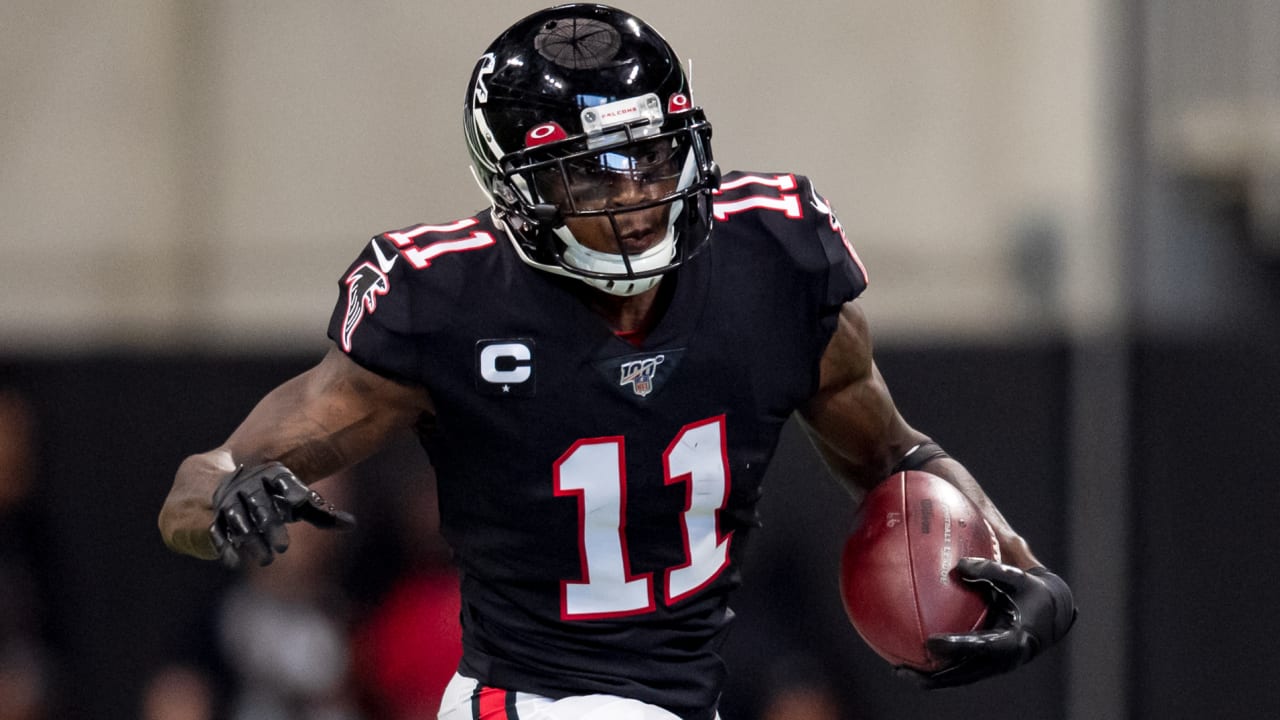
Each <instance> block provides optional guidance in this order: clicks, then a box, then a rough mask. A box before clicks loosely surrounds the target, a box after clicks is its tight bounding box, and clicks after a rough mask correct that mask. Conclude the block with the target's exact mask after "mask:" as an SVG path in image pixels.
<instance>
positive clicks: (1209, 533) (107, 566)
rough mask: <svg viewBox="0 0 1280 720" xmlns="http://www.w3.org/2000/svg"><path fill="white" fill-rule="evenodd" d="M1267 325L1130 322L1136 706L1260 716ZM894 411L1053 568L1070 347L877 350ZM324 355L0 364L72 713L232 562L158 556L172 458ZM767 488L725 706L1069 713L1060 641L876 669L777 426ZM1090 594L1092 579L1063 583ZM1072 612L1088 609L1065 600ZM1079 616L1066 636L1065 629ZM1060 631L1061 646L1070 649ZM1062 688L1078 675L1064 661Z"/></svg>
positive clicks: (845, 506) (1161, 713)
mask: <svg viewBox="0 0 1280 720" xmlns="http://www.w3.org/2000/svg"><path fill="white" fill-rule="evenodd" d="M1277 350H1280V343H1277V341H1276V338H1275V337H1274V334H1268V333H1265V332H1251V333H1245V334H1242V335H1240V336H1238V337H1234V338H1231V339H1221V340H1217V341H1214V342H1211V343H1210V342H1205V341H1196V342H1188V341H1176V340H1160V339H1149V340H1141V339H1139V340H1136V341H1134V342H1132V344H1131V346H1130V347H1129V348H1128V349H1127V351H1126V352H1125V354H1126V356H1127V358H1128V360H1129V362H1130V369H1131V372H1130V377H1131V382H1130V387H1129V389H1128V393H1129V395H1130V397H1129V402H1130V406H1131V413H1130V416H1131V420H1130V422H1129V425H1130V426H1131V427H1129V434H1130V437H1131V440H1132V442H1131V456H1130V457H1131V460H1130V464H1131V468H1130V471H1131V483H1130V485H1129V487H1130V488H1131V493H1132V497H1131V499H1130V505H1131V509H1132V517H1131V525H1130V532H1131V538H1130V542H1129V544H1128V552H1129V557H1128V558H1127V560H1128V565H1129V567H1130V568H1131V573H1130V577H1129V580H1128V582H1129V583H1130V586H1129V587H1128V588H1126V590H1127V592H1126V593H1123V594H1122V595H1123V596H1126V597H1128V598H1129V599H1130V600H1129V607H1127V608H1126V609H1125V615H1124V617H1125V618H1127V620H1128V622H1127V626H1126V627H1125V628H1124V629H1123V632H1124V633H1125V635H1126V637H1125V641H1126V643H1125V644H1126V645H1127V647H1128V648H1129V652H1130V661H1131V662H1130V663H1129V668H1130V669H1129V676H1128V677H1127V678H1126V679H1125V684H1126V687H1127V688H1128V693H1129V696H1130V711H1131V716H1132V717H1137V718H1147V717H1162V718H1195V717H1274V716H1277V715H1278V714H1280V688H1278V687H1277V685H1278V684H1277V683H1275V682H1274V680H1273V677H1272V676H1273V674H1274V668H1275V660H1276V652H1275V650H1274V638H1275V637H1276V633H1275V630H1276V629H1277V628H1276V625H1277V623H1276V621H1275V620H1274V619H1273V618H1274V613H1275V609H1276V607H1277V602H1276V601H1277V594H1276V588H1277V586H1278V585H1280V583H1278V582H1277V581H1276V580H1275V579H1274V578H1275V573H1276V570H1275V568H1276V565H1277V561H1278V560H1280V552H1278V551H1277V548H1280V529H1278V522H1277V517H1276V512H1277V509H1278V508H1280V502H1277V501H1278V500H1280V491H1278V489H1277V484H1276V481H1275V477H1274V468H1275V467H1277V465H1278V464H1280V430H1277V428H1278V427H1280V424H1278V423H1277V421H1276V415H1277V412H1278V411H1280V353H1278V352H1277ZM878 358H879V360H878V361H879V364H880V366H881V368H882V370H883V372H884V375H885V376H886V379H887V380H888V382H889V384H890V387H891V388H892V389H893V391H894V394H895V397H896V400H897V402H898V404H899V406H900V408H901V409H902V411H903V413H904V415H905V416H906V417H907V418H908V420H909V421H911V422H912V423H913V424H915V425H916V426H918V427H920V428H921V429H923V430H925V431H926V432H929V433H930V434H931V435H933V437H934V438H935V439H937V440H938V441H939V442H940V443H941V444H942V445H943V446H945V447H946V448H948V450H949V451H950V452H951V453H952V454H954V455H955V456H957V457H959V458H960V459H962V460H963V461H964V462H965V463H966V464H967V465H968V466H969V468H970V469H971V470H972V471H973V472H974V473H975V474H976V475H977V476H978V477H979V479H980V480H981V481H982V482H983V484H984V486H985V488H986V489H987V491H988V493H989V494H990V495H991V496H992V497H993V498H994V499H995V500H996V502H997V503H998V504H999V505H1000V507H1001V509H1002V510H1003V511H1004V513H1005V514H1006V516H1007V517H1008V518H1009V519H1010V520H1011V522H1013V524H1014V526H1015V527H1017V528H1018V529H1019V530H1020V531H1021V532H1022V533H1023V534H1024V535H1026V536H1027V537H1028V538H1029V539H1030V541H1031V542H1032V544H1033V547H1034V548H1035V549H1036V551H1037V553H1038V554H1039V555H1040V557H1041V559H1042V560H1043V561H1045V562H1046V563H1047V564H1049V565H1050V566H1051V567H1054V568H1055V569H1057V570H1059V571H1061V573H1062V574H1063V575H1064V576H1066V577H1068V578H1071V577H1072V574H1073V570H1074V569H1075V568H1072V567H1071V565H1070V564H1069V562H1068V537H1067V532H1068V530H1067V529H1068V524H1067V515H1066V507H1067V501H1068V498H1067V493H1068V492H1069V487H1070V485H1069V483H1068V478H1067V474H1066V471H1065V469H1064V468H1065V466H1066V462H1067V458H1068V456H1069V452H1070V448H1069V446H1068V441H1067V437H1068V435H1067V433H1066V432H1065V430H1064V428H1066V427H1067V426H1068V424H1069V420H1070V418H1069V414H1070V400H1069V398H1070V392H1071V390H1072V388H1071V382H1072V380H1071V378H1072V377H1073V374H1072V373H1071V372H1070V367H1071V365H1070V363H1071V362H1072V355H1071V353H1070V352H1069V347H1068V346H1067V345H1066V344H1065V343H1061V342H1057V341H1043V342H1029V343H1021V344H1014V345H1001V346H982V345H973V346H948V347H918V348H917V347H882V348H880V349H879V351H878ZM317 359H318V357H288V358H279V357H277V358H270V359H260V358H254V357H218V358H210V357H199V356H180V355H175V356H160V357H145V358H144V357H137V356H132V355H130V356H111V355H98V356H87V357H78V358H74V359H41V358H22V359H18V360H12V361H10V362H8V363H7V364H6V368H7V370H6V376H7V382H8V384H10V385H16V386H17V387H19V388H21V389H23V391H24V393H25V394H26V395H27V396H28V398H29V399H30V400H31V401H32V402H33V404H34V407H35V409H36V414H37V416H38V420H39V438H40V457H41V472H40V482H39V486H38V494H37V503H38V507H39V509H40V511H41V513H42V515H43V516H44V517H45V518H46V520H47V521H48V523H49V525H50V529H51V531H52V532H51V537H52V540H51V541H50V542H49V543H48V544H47V545H46V546H44V547H43V550H42V553H43V554H44V557H43V558H42V568H44V569H45V570H47V578H46V579H47V581H48V583H49V585H50V590H51V596H50V597H51V598H52V603H53V604H52V606H51V608H50V609H51V614H52V616H53V619H54V627H55V642H56V645H57V647H58V650H59V651H60V654H61V655H62V656H63V657H64V658H65V662H66V670H67V672H66V674H65V680H66V682H65V684H64V688H63V690H64V692H63V693H62V697H63V699H64V704H65V705H66V711H65V715H62V716H60V717H66V718H69V719H72V718H124V717H130V716H134V715H136V712H137V710H136V708H137V702H138V697H139V693H140V690H141V687H142V683H143V682H144V681H145V678H147V677H148V675H149V673H150V672H152V671H153V670H154V669H155V668H156V667H157V666H158V665H159V664H161V663H163V662H167V661H170V660H172V659H173V658H174V656H175V654H178V653H180V652H181V651H182V649H183V647H184V638H186V637H188V636H189V635H190V631H191V628H192V627H193V626H195V625H198V623H199V622H200V621H201V617H200V615H201V613H203V612H206V611H207V607H206V603H207V600H208V598H209V597H211V596H212V595H213V594H215V593H216V592H217V591H218V590H219V588H221V587H222V586H223V585H225V584H226V583H227V581H228V579H229V574H228V573H226V572H224V571H222V570H220V569H219V568H217V567H216V566H213V565H212V564H205V563H200V562H197V561H194V560H191V559H189V558H185V557H179V556H176V555H173V554H171V553H169V551H167V550H166V549H165V548H164V546H163V544H162V543H161V541H160V538H159V534H158V532H157V530H156V526H155V518H156V513H157V511H158V509H159V507H160V504H161V502H162V500H163V498H164V495H165V493H166V491H167V489H168V486H169V482H170V480H171V478H172V474H173V471H174V469H175V468H176V467H177V465H178V463H179V462H180V461H181V459H182V458H183V457H184V456H185V455H187V454H189V453H192V452H197V451H201V450H204V449H208V448H209V447H212V446H214V445H216V444H218V443H219V442H220V441H221V440H222V439H223V438H224V437H225V436H226V434H227V433H228V432H229V431H230V430H231V429H232V428H233V427H234V425H235V423H236V422H237V421H238V419H239V418H240V417H242V416H243V415H244V414H245V413H246V412H247V411H248V410H249V409H250V408H251V407H252V405H253V404H254V403H255V402H256V400H257V399H258V398H259V397H260V396H261V395H262V394H264V393H265V392H266V391H267V390H269V389H270V388H271V387H273V386H274V385H276V384H277V383H279V382H280V381H282V380H283V379H285V378H287V377H289V376H291V375H293V374H295V373H297V372H299V371H301V370H303V369H305V368H306V367H308V366H309V365H310V364H312V363H313V362H315V361H316V360H317ZM770 473H771V475H770V477H769V480H768V481H767V484H766V497H765V500H764V507H763V510H762V512H763V514H764V520H765V529H764V530H763V531H762V532H760V533H758V534H757V535H756V536H755V540H754V541H755V545H754V546H753V549H752V552H751V554H750V558H749V564H748V566H747V569H746V570H747V572H746V576H747V582H746V585H745V586H744V588H743V589H742V591H741V592H740V594H739V596H738V598H737V602H736V604H735V606H736V608H737V610H738V613H739V623H738V625H737V627H736V629H735V630H734V633H733V635H732V637H731V639H730V642H729V646H728V655H729V658H730V661H731V663H732V665H733V672H734V675H733V680H732V681H731V684H730V687H729V689H728V693H727V696H726V698H725V701H724V706H723V709H724V715H725V717H726V718H731V719H733V720H743V719H746V718H750V717H751V716H752V712H753V709H752V708H754V707H755V706H756V705H757V703H758V702H759V701H760V698H761V697H762V695H763V693H766V692H767V691H768V689H769V688H770V687H772V686H773V685H774V684H775V683H779V682H783V681H786V680H788V679H789V678H790V676H793V675H802V676H804V677H805V678H806V680H807V681H818V682H825V683H828V684H829V685H830V686H831V687H833V688H836V689H837V690H838V692H840V693H841V694H842V695H843V696H844V697H845V699H846V700H847V706H848V707H850V708H856V712H854V711H853V710H850V711H849V713H848V717H850V718H854V717H857V718H891V717H892V718H961V717H966V718H967V717H974V716H980V717H1009V718H1056V717H1064V716H1065V711H1064V702H1065V698H1064V693H1065V692H1066V680H1065V665H1066V663H1065V658H1066V652H1065V651H1064V650H1063V649H1062V648H1057V649H1055V650H1054V651H1053V652H1052V653H1050V654H1048V655H1047V656H1046V657H1044V658H1042V659H1040V660H1037V661H1036V663H1034V664H1033V665H1032V666H1030V667H1028V668H1025V669H1023V670H1022V671H1020V672H1018V673H1017V674H1015V675H1012V676H1009V677H1007V678H1002V679H999V680H995V681H990V682H986V683H984V684H982V685H980V686H978V687H975V688H969V689H964V690H959V691H953V692H946V693H934V694H925V693H921V692H918V691H916V690H914V689H913V688H912V687H910V686H909V685H906V684H904V683H903V682H901V681H899V680H897V679H895V678H893V677H892V676H891V674H890V672H889V669H888V667H887V666H886V665H885V664H884V663H883V662H882V661H880V660H879V659H878V658H877V657H876V656H874V655H873V654H871V653H870V651H869V650H867V649H866V648H865V647H864V646H863V645H862V644H861V642H860V640H859V639H858V638H857V636H856V634H855V633H854V631H853V630H852V627H851V626H850V625H848V623H847V622H846V621H845V619H844V617H843V614H842V611H841V608H840V602H839V596H838V593H837V590H836V582H837V580H836V567H837V562H838V557H839V549H840V546H841V542H842V539H843V537H844V534H845V533H846V532H847V530H848V527H849V520H850V516H851V514H852V505H851V503H850V502H849V501H848V499H847V498H846V497H845V496H844V494H843V491H842V490H840V489H839V488H838V487H837V486H836V484H835V483H834V482H832V481H830V480H829V479H828V478H827V477H826V476H825V471H824V469H823V468H822V467H821V465H820V463H819V462H818V461H817V459H816V457H815V455H814V453H813V452H812V450H811V448H810V447H809V446H808V442H807V440H806V439H805V438H804V437H803V436H802V434H801V433H799V432H798V431H796V429H795V428H789V429H788V432H787V433H786V434H785V435H784V438H783V445H782V447H781V449H780V452H779V455H778V458H777V460H776V461H775V463H774V465H773V467H772V468H771V470H770ZM1077 590H1078V592H1081V593H1082V594H1084V592H1085V591H1088V592H1087V594H1089V595H1091V596H1095V597H1096V596H1104V597H1105V596H1106V593H1105V592H1099V590H1101V589H1099V588H1088V589H1086V588H1077ZM1080 611H1081V615H1080V620H1079V622H1080V623H1082V624H1084V623H1089V622H1090V619H1091V616H1095V615H1096V613H1095V612H1094V608H1090V607H1088V606H1087V605H1086V606H1083V607H1081V608H1080ZM1080 635H1081V633H1074V634H1073V635H1072V636H1071V638H1076V637H1079V636H1080ZM1069 642H1071V639H1069V640H1068V643H1069ZM1076 672H1077V673H1082V674H1083V676H1081V677H1077V678H1076V681H1077V682H1085V683H1087V682H1089V680H1088V672H1089V668H1087V667H1086V668H1080V669H1077V670H1076Z"/></svg>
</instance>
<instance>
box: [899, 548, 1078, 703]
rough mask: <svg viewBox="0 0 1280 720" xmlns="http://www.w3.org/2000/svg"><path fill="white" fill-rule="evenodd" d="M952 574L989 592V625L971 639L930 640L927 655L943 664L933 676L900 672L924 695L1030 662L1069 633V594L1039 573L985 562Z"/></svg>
mask: <svg viewBox="0 0 1280 720" xmlns="http://www.w3.org/2000/svg"><path fill="white" fill-rule="evenodd" d="M956 571H957V572H958V573H959V575H960V577H961V578H962V579H963V580H965V581H966V582H971V583H983V584H985V585H987V586H988V587H989V588H990V589H991V595H992V600H991V609H990V610H989V611H988V612H989V613H990V614H991V616H992V617H993V620H992V621H991V622H990V624H989V626H988V627H987V629H985V630H982V631H978V632H973V633H957V634H939V635H932V636H930V637H929V640H928V643H927V644H928V647H929V652H931V653H933V655H934V656H935V657H938V658H942V659H944V660H945V661H946V666H945V667H944V668H943V669H941V670H937V671H934V672H920V671H917V670H913V669H911V668H905V667H904V668H898V673H899V674H900V675H902V676H904V677H908V678H912V679H915V680H916V681H917V682H919V683H920V685H921V686H922V687H924V688H926V689H935V688H945V687H954V686H957V685H967V684H969V683H972V682H976V681H978V680H981V679H983V678H985V677H990V676H992V675H998V674H1000V673H1006V672H1009V671H1010V670H1013V669H1014V668H1016V667H1018V666H1019V665H1023V664H1025V663H1028V662H1030V661H1031V660H1032V659H1033V658H1035V657H1036V656H1037V655H1039V654H1040V653H1042V652H1044V651H1045V650H1046V649H1047V648H1048V647H1049V646H1050V645H1052V644H1054V643H1056V642H1058V641H1059V640H1061V639H1062V638H1063V636H1065V635H1066V634H1067V631H1068V630H1070V629H1071V625H1072V624H1073V623H1074V622H1075V619H1076V606H1075V601H1074V599H1073V598H1072V595H1071V588H1070V587H1069V586H1068V585H1067V583H1066V582H1065V581H1064V580H1063V579H1062V578H1060V577H1058V576H1057V575H1054V574H1053V573H1051V572H1049V571H1048V570H1047V569H1045V568H1043V567H1036V568H1031V569H1030V570H1026V571H1023V570H1019V569H1018V568H1016V567H1014V566H1012V565H1005V564H1003V563H999V562H996V561H994V560H987V559H984V558H963V559H961V560H960V562H959V563H958V564H957V567H956Z"/></svg>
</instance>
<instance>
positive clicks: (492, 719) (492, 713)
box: [478, 687, 508, 720]
mask: <svg viewBox="0 0 1280 720" xmlns="http://www.w3.org/2000/svg"><path fill="white" fill-rule="evenodd" d="M479 711H480V714H479V715H478V718H479V720H508V718H507V691H506V690H503V689H501V688H491V687H487V688H481V689H480V697H479Z"/></svg>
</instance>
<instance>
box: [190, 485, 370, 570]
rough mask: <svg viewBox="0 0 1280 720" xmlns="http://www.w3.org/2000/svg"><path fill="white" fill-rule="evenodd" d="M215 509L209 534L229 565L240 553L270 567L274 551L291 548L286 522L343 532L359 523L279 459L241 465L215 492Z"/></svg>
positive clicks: (234, 561) (234, 562)
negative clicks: (298, 522)
mask: <svg viewBox="0 0 1280 720" xmlns="http://www.w3.org/2000/svg"><path fill="white" fill-rule="evenodd" d="M213 512H214V519H213V525H210V526H209V534H210V535H211V536H212V537H213V547H214V549H215V550H217V551H218V559H219V560H221V561H222V564H223V565H226V566H227V567H230V568H234V567H237V566H239V564H240V558H241V555H242V554H244V555H248V556H249V557H251V558H253V559H254V560H256V561H257V563H258V564H259V565H270V564H271V561H272V560H273V559H274V558H275V555H274V553H282V552H284V551H285V550H287V549H288V548H289V531H288V530H286V529H285V523H291V522H296V521H298V520H305V521H307V522H309V523H311V524H312V525H315V526H316V527H319V528H337V529H339V530H346V529H348V528H352V527H355V524H356V519H355V517H354V516H352V515H351V514H350V513H346V512H342V511H341V510H339V509H337V508H335V507H334V506H333V505H332V504H331V503H328V502H325V499H324V498H322V497H320V493H317V492H316V491H315V490H312V489H311V488H309V487H307V486H306V485H304V484H303V483H302V481H301V480H299V479H298V478H297V477H296V476H295V475H294V474H293V473H292V472H290V471H289V468H287V467H285V466H284V465H281V464H280V463H278V462H270V463H266V464H263V465H258V466H255V467H251V468H246V467H244V466H243V465H241V466H240V467H239V468H237V469H236V471H235V472H234V473H229V474H228V475H227V476H226V477H224V478H223V479H222V482H221V483H219V484H218V489H217V490H215V491H214V492H213Z"/></svg>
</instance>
